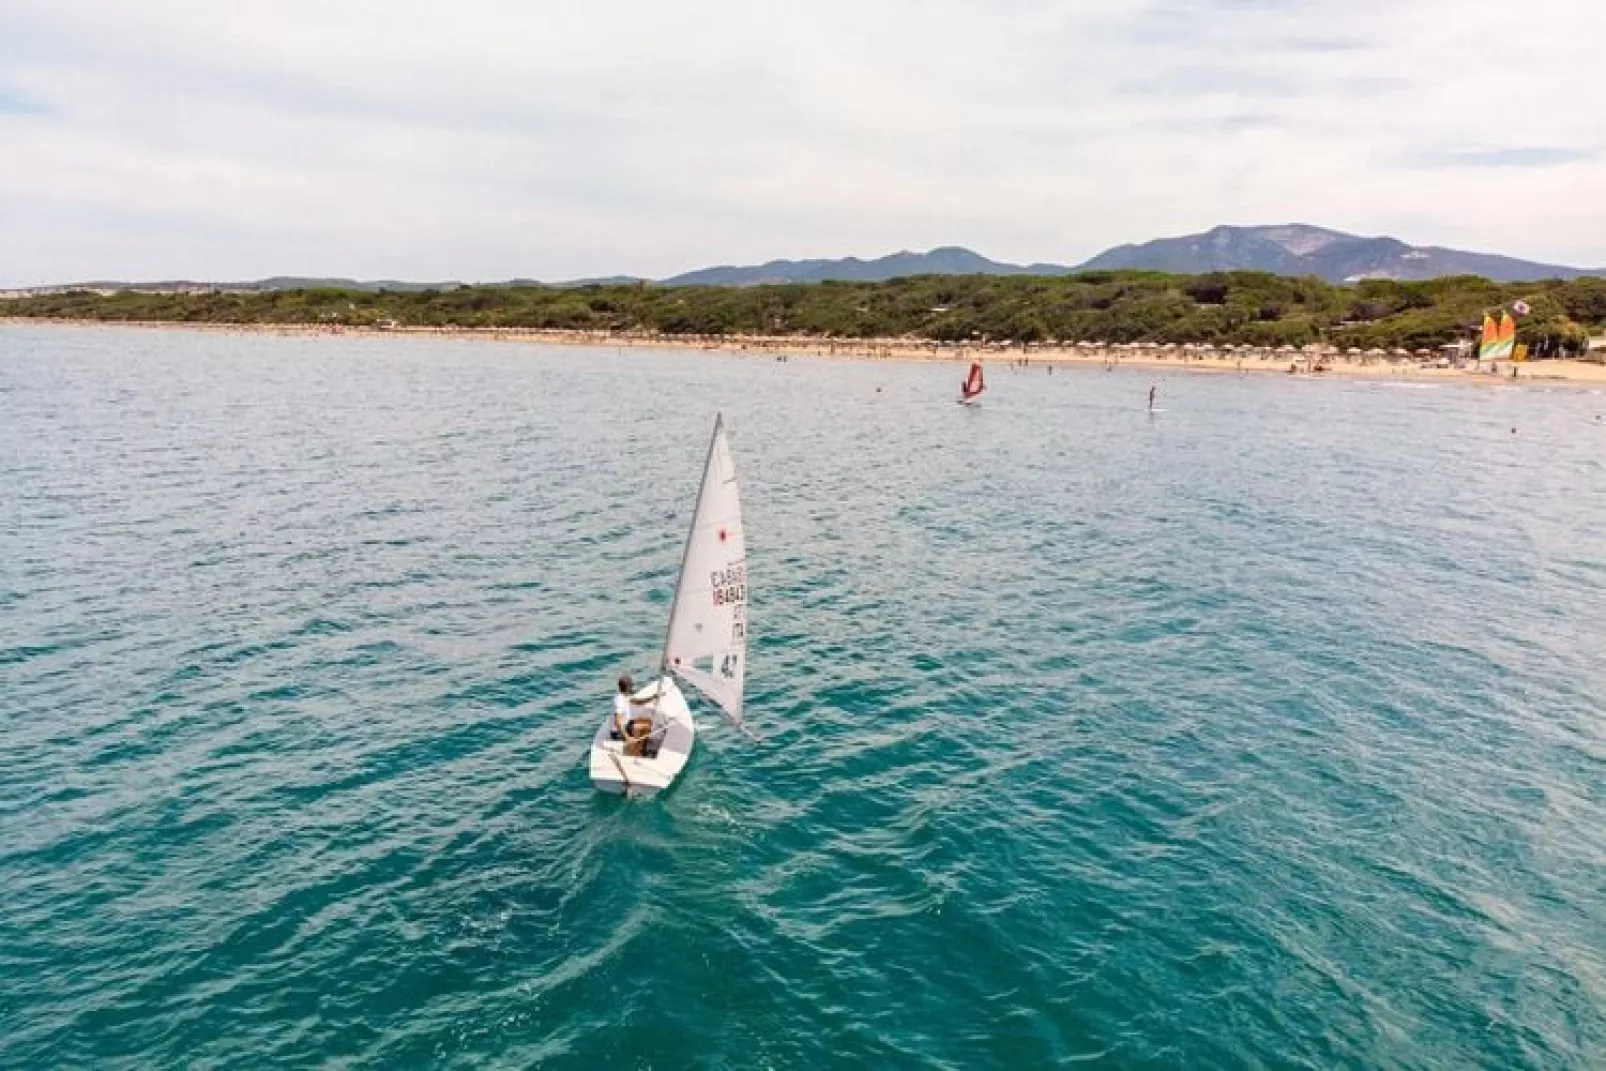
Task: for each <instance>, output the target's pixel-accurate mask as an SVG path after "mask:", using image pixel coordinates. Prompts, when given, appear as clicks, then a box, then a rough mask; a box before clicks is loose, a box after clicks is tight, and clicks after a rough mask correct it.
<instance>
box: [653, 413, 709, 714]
mask: <svg viewBox="0 0 1606 1071" xmlns="http://www.w3.org/2000/svg"><path fill="white" fill-rule="evenodd" d="M724 427H725V414H724V413H715V414H714V434H712V435H710V436H709V437H708V455H707V456H706V457H705V458H703V474H702V475H701V476H700V477H698V479H697V503H696V504H695V505H694V506H692V508H691V527H690V528H689V529H688V530H687V532H686V545H685V546H684V547H682V548H681V550H680V571H679V572H677V573H676V574H675V594H674V595H673V596H672V597H671V598H670V600H669V621H668V623H667V624H666V625H665V626H664V649H663V653H662V655H661V656H660V657H659V659H658V676H659V677H664V676H666V675H668V673H669V634H670V632H671V631H672V630H673V629H674V627H675V611H676V610H677V609H679V608H680V583H681V580H682V578H683V577H685V575H686V560H687V559H688V558H690V557H691V541H692V537H693V536H694V535H696V534H697V515H698V514H699V513H701V512H702V510H703V488H704V486H706V485H707V483H708V466H710V465H712V464H713V463H714V446H715V444H717V443H718V442H719V433H720V431H721V430H722V429H723V428H724ZM663 694H664V690H663V687H662V686H661V685H660V686H659V688H658V697H659V698H662V697H663ZM652 710H653V717H654V719H656V718H657V715H658V702H657V700H656V699H655V700H654V701H653V705H652Z"/></svg>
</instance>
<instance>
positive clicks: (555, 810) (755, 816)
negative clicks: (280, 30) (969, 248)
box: [0, 328, 1606, 1068]
mask: <svg viewBox="0 0 1606 1071" xmlns="http://www.w3.org/2000/svg"><path fill="white" fill-rule="evenodd" d="M953 378H954V371H953V369H952V368H950V367H948V366H946V365H929V366H927V365H910V364H892V363H887V364H873V363H861V364H854V363H843V362H826V361H806V360H796V361H792V362H787V363H784V364H780V363H775V362H769V361H754V360H733V359H723V360H721V359H713V358H709V357H701V356H696V355H689V354H684V353H651V352H633V353H630V354H615V353H613V352H609V351H603V350H581V351H563V350H553V349H543V348H538V347H529V346H514V345H508V346H486V345H475V344H464V343H454V342H449V341H440V340H433V341H431V340H415V339H402V340H374V339H333V338H330V339H276V338H264V337H254V336H247V335H242V336H227V335H217V334H197V335H187V334H182V333H172V332H139V331H113V330H91V331H67V330H55V329H52V330H35V329H19V328H11V329H5V330H4V331H0V396H3V397H4V399H5V401H4V409H5V417H6V419H5V420H4V421H0V474H3V477H4V481H5V482H4V486H5V487H6V489H7V492H8V493H7V495H6V496H5V497H4V504H3V506H0V521H3V522H5V523H3V524H0V697H3V699H4V702H3V704H0V745H3V746H0V889H3V890H4V892H5V903H6V908H5V911H4V912H3V913H0V979H4V981H5V982H6V983H8V984H5V985H0V1064H3V1065H6V1066H41V1067H56V1066H79V1065H86V1066H102V1065H125V1064H126V1065H134V1066H152V1065H157V1066H161V1065H182V1066H189V1065H197V1064H255V1063H264V1062H272V1063H294V1064H308V1063H340V1064H345V1065H350V1066H355V1067H391V1066H407V1065H458V1066H480V1065H484V1064H498V1065H507V1066H528V1065H532V1064H542V1065H557V1066H575V1067H594V1066H599V1065H603V1064H615V1063H617V1064H628V1065H632V1066H642V1067H647V1066H664V1067H682V1066H715V1067H792V1066H819V1065H826V1064H830V1065H837V1064H842V1065H847V1066H888V1065H894V1066H902V1065H919V1066H933V1067H955V1068H961V1067H962V1068H970V1067H978V1066H1000V1067H1018V1066H1042V1065H1048V1064H1069V1063H1074V1062H1093V1063H1100V1064H1105V1065H1112V1066H1126V1065H1142V1066H1150V1065H1166V1066H1178V1067H1190V1068H1192V1067H1223V1068H1225V1067H1242V1066H1304V1067H1324V1068H1325V1067H1331V1066H1361V1065H1365V1066H1375V1065H1381V1066H1401V1067H1457V1068H1459V1067H1472V1066H1491V1067H1547V1068H1548V1067H1579V1068H1583V1067H1589V1066H1592V1065H1596V1064H1598V1062H1599V1054H1600V1053H1601V1052H1603V1051H1606V894H1603V891H1602V890H1603V888H1606V883H1603V882H1602V880H1601V875H1602V874H1603V873H1606V834H1603V830H1606V787H1603V786H1606V719H1603V717H1602V708H1601V704H1600V696H1602V695H1606V663H1603V662H1602V660H1601V657H1600V642H1599V641H1600V638H1601V637H1602V636H1606V565H1603V564H1602V563H1606V523H1603V522H1606V513H1603V509H1606V496H1602V495H1601V494H1600V491H1601V486H1602V485H1601V479H1600V477H1601V473H1602V472H1603V471H1606V469H1603V468H1602V466H1601V462H1600V460H1599V458H1600V448H1601V446H1602V440H1601V437H1600V431H1599V428H1598V426H1596V425H1595V424H1594V423H1593V411H1594V409H1595V408H1598V406H1596V404H1595V401H1596V400H1595V399H1592V398H1591V397H1589V396H1588V395H1586V394H1583V393H1578V392H1553V393H1539V392H1524V391H1500V392H1491V391H1480V390H1475V389H1463V388H1455V387H1445V388H1443V389H1437V390H1433V391H1419V390H1398V389H1390V388H1391V387H1393V386H1394V385H1379V384H1345V383H1314V382H1303V381H1301V382H1297V383H1296V382H1288V381H1285V380H1282V379H1274V378H1264V379H1249V380H1240V379H1237V378H1235V377H1206V376H1189V375H1181V376H1172V377H1170V378H1169V379H1168V380H1167V382H1166V383H1165V384H1163V388H1162V389H1163V390H1164V393H1165V396H1166V398H1167V409H1168V410H1169V411H1168V412H1167V413H1166V414H1165V416H1164V418H1156V419H1151V418H1149V417H1147V416H1146V415H1145V414H1144V413H1143V412H1142V411H1141V409H1142V403H1143V400H1144V398H1145V396H1146V393H1147V387H1148V379H1147V378H1144V377H1140V376H1136V375H1128V374H1125V373H1114V374H1105V373H1101V372H1089V373H1075V372H1072V373H1067V374H1057V375H1055V376H1054V377H1052V378H1051V379H1050V378H1048V377H1047V376H1045V375H1043V374H1042V373H1041V371H1040V370H1038V369H1031V370H1028V371H1014V370H1011V369H1010V368H1009V367H1008V366H1000V367H999V368H998V369H997V370H996V371H995V373H994V374H993V375H992V376H990V378H991V379H992V380H993V381H994V386H993V390H992V391H991V392H990V394H989V396H988V402H987V404H986V405H985V406H984V407H982V408H981V409H979V410H969V409H962V408H960V407H957V406H954V405H953V404H952V403H951V393H952V380H953ZM720 408H722V409H724V410H725V412H726V414H727V419H728V420H729V422H730V425H731V427H732V428H733V429H734V433H735V448H736V453H737V456H738V459H739V464H740V467H741V471H742V473H743V477H744V493H745V495H746V501H747V505H748V511H749V514H750V518H749V524H750V533H749V539H750V543H751V567H752V571H753V576H754V584H753V597H754V604H753V619H754V626H755V642H754V646H753V650H752V652H751V654H752V669H751V676H750V679H749V706H750V710H751V712H752V715H753V717H754V719H755V722H756V724H757V725H758V727H759V729H760V731H761V732H762V733H763V734H764V742H763V743H762V744H759V745H756V746H755V745H749V744H747V743H746V742H744V741H742V740H741V739H739V738H738V737H737V736H735V735H734V734H733V733H731V732H729V731H728V730H726V729H724V728H723V727H722V726H721V725H720V723H719V720H718V719H717V717H715V716H714V715H713V714H712V713H711V712H710V711H708V710H707V709H706V708H705V709H703V710H700V711H699V714H700V716H701V718H702V720H703V721H704V722H705V723H706V724H707V725H708V730H707V731H706V732H705V733H704V734H703V735H702V738H701V741H700V746H699V749H698V752H697V754H696V755H695V756H694V758H693V761H692V765H691V767H690V769H689V770H688V773H687V774H686V776H685V778H684V780H683V782H682V783H681V784H680V785H679V786H678V787H677V788H676V789H675V791H674V792H672V793H670V794H669V795H668V796H666V797H664V798H662V799H660V800H658V801H656V802H654V803H652V804H650V805H626V804H622V803H620V802H619V801H617V800H613V799H605V798H602V797H600V796H598V795H597V794H596V793H594V792H592V791H591V789H590V787H589V785H588V784H587V781H586V777H585V772H584V769H583V766H582V761H581V760H582V756H583V750H584V747H585V744H586V741H587V740H588V739H589V734H590V732H591V730H592V728H593V726H594V722H595V719H596V717H597V716H598V715H599V713H600V711H601V710H602V709H603V708H602V704H603V703H604V702H605V701H606V695H607V693H608V687H609V680H610V679H611V677H612V676H614V675H615V674H616V673H618V672H620V671H623V670H634V671H637V672H643V671H645V670H646V669H647V667H648V666H649V664H650V660H651V658H652V657H653V653H654V652H655V651H656V650H657V647H658V644H659V643H660V642H661V630H662V627H663V619H664V614H665V612H666V610H667V605H668V602H669V598H670V585H671V584H672V583H673V579H674V570H675V568H676V563H677V561H678V552H679V541H680V538H681V532H682V529H683V527H684V524H685V523H686V517H687V512H688V508H689V497H690V495H691V493H692V492H693V490H694V485H695V478H696V469H697V465H698V463H699V461H700V459H701V453H702V449H703V445H704V443H705V441H706V439H705V436H706V434H707V428H708V423H709V419H710V417H711V415H712V413H713V411H714V410H715V409H720ZM1511 427H1519V428H1521V431H1522V433H1521V434H1520V435H1519V436H1516V437H1513V436H1511V435H1510V431H1509V429H1510V428H1511Z"/></svg>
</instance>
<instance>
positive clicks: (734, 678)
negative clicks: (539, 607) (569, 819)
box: [590, 417, 747, 797]
mask: <svg viewBox="0 0 1606 1071" xmlns="http://www.w3.org/2000/svg"><path fill="white" fill-rule="evenodd" d="M659 674H660V676H659V679H658V680H657V681H655V682H654V683H652V684H649V685H647V686H646V687H645V688H642V689H639V690H637V691H635V692H634V693H633V694H631V695H630V696H629V697H628V701H626V702H625V703H623V704H622V706H623V707H624V709H625V710H626V712H627V713H628V712H630V708H632V707H637V706H641V707H647V708H648V709H649V710H650V717H649V718H646V719H643V720H644V721H646V722H647V723H648V724H647V726H646V727H645V731H641V732H639V734H638V735H635V736H633V737H632V738H631V739H629V740H627V739H626V738H625V735H624V734H621V733H620V731H619V720H620V718H619V716H618V715H616V714H609V715H608V717H607V718H606V719H604V721H603V723H602V726H601V728H599V729H598V730H597V734H596V736H595V737H594V738H593V739H592V741H591V758H590V772H591V783H592V784H594V785H596V786H597V788H598V789H600V790H601V791H603V792H613V793H623V794H624V795H627V796H632V797H635V796H650V795H653V794H655V793H657V792H660V791H662V790H663V789H666V788H668V787H669V786H670V785H671V784H673V783H674V780H675V778H676V777H677V776H679V774H680V772H681V770H683V769H684V768H685V766H686V763H687V761H688V760H689V759H690V758H691V753H692V748H693V746H694V745H695V744H696V741H697V724H696V722H695V721H694V720H693V718H692V714H691V709H690V707H688V706H687V704H686V697H685V696H684V695H683V694H682V693H681V691H680V688H679V686H678V685H677V684H676V683H675V678H676V677H679V678H680V680H682V681H684V682H685V683H687V684H690V685H691V686H692V687H693V688H695V689H696V690H697V691H700V692H702V693H703V695H705V696H707V697H708V698H709V699H711V700H713V702H714V703H716V704H717V705H718V706H719V708H720V709H721V710H723V711H724V712H725V715H726V717H728V718H730V720H731V721H732V722H733V723H734V724H735V725H736V727H737V728H738V729H741V730H742V731H743V732H746V731H747V729H746V725H745V724H744V722H743V720H742V691H743V683H744V681H745V680H746V677H747V540H746V536H745V535H744V533H743V531H742V506H741V500H740V497H739V496H738V494H737V487H736V466H735V463H734V462H733V461H732V460H731V452H730V440H729V439H728V438H727V437H726V435H725V421H724V418H723V417H716V418H715V420H714V436H713V438H712V440H710V442H709V444H708V460H707V461H706V462H705V463H704V465H703V482H702V485H701V486H700V488H699V489H698V492H697V505H696V507H695V509H693V511H692V520H691V532H690V533H689V534H688V535H687V537H686V549H685V553H684V554H683V555H682V558H681V563H680V577H679V580H678V581H677V583H676V585H675V597H674V601H673V602H672V603H671V604H670V607H669V630H668V634H667V635H666V636H665V637H664V650H663V657H662V659H661V661H660V665H659ZM648 704H650V706H648ZM629 728H630V726H629V725H627V726H626V729H627V731H628V730H629Z"/></svg>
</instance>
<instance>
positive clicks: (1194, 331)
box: [0, 272, 1606, 356]
mask: <svg viewBox="0 0 1606 1071" xmlns="http://www.w3.org/2000/svg"><path fill="white" fill-rule="evenodd" d="M1518 301H1524V302H1526V303H1527V304H1528V305H1529V306H1530V308H1531V311H1530V312H1529V313H1527V314H1526V315H1524V316H1522V317H1521V318H1520V320H1519V329H1518V330H1519V334H1518V339H1519V341H1521V342H1525V343H1527V344H1528V345H1529V347H1530V349H1532V350H1533V351H1534V352H1535V354H1536V355H1538V356H1563V355H1571V354H1577V353H1579V352H1582V351H1583V350H1584V349H1585V348H1586V347H1587V340H1588V337H1589V334H1590V332H1591V331H1595V330H1599V329H1600V328H1602V327H1603V326H1606V279H1595V278H1586V279H1577V280H1572V281H1561V280H1549V281H1543V282H1535V283H1504V284H1503V283H1493V282H1490V281H1489V280H1487V279H1481V278H1476V277H1471V276H1460V277H1453V278H1443V279H1433V280H1429V281H1426V282H1394V281H1389V280H1368V281H1365V282H1361V283H1359V284H1356V285H1346V286H1337V285H1333V284H1331V283H1327V282H1324V281H1322V280H1320V279H1316V278H1289V277H1285V276H1277V275H1268V274H1265V273H1261V272H1219V273H1213V274H1208V275H1165V274H1161V273H1157V272H1087V273H1084V274H1081V275H1071V276H1059V277H1045V276H916V277H912V278H906V279H893V280H890V281H888V282H881V283H840V282H824V283H809V284H793V285H776V286H753V287H663V286H652V285H622V286H584V287H542V286H517V287H480V286H464V287H456V288H452V289H444V290H421V291H407V292H397V291H384V290H380V291H359V290H339V289H305V290H277V291H261V292H213V293H182V294H180V293H173V294H166V293H147V292H140V291H122V292H119V293H115V294H108V295H102V294H97V293H94V292H90V291H70V292H65V293H56V294H46V295H37V296H31V297H25V298H19V299H13V300H10V301H5V302H0V314H5V315H15V316H26V317H53V318H78V319H90V320H105V321H163V322H175V323H210V324H344V325H351V326H383V325H390V324H395V325H398V326H405V327H414V326H416V327H431V326H433V327H466V328H488V327H498V328H533V329H561V330H575V331H611V332H646V333H657V334H665V335H706V336H721V335H785V336H800V337H812V338H831V339H865V338H891V337H901V338H916V339H927V340H931V341H954V342H960V341H976V340H987V341H1012V342H1046V341H1062V342H1073V341H1081V342H1105V343H1116V342H1159V343H1166V342H1173V343H1210V344H1216V345H1223V344H1229V343H1230V344H1236V345H1256V346H1282V345H1294V346H1302V345H1305V344H1307V343H1313V342H1321V343H1327V344H1331V345H1336V346H1339V347H1342V348H1348V347H1359V348H1362V349H1371V348H1378V347H1381V348H1385V349H1394V348H1404V349H1419V348H1423V347H1435V346H1439V345H1443V344H1444V343H1448V342H1453V341H1457V340H1460V339H1464V338H1468V337H1470V336H1471V335H1472V334H1474V333H1475V332H1476V329H1477V326H1478V324H1479V322H1480V321H1481V319H1482V316H1483V314H1484V313H1485V312H1498V310H1499V309H1501V308H1510V307H1512V306H1513V305H1514V304H1515V303H1516V302H1518Z"/></svg>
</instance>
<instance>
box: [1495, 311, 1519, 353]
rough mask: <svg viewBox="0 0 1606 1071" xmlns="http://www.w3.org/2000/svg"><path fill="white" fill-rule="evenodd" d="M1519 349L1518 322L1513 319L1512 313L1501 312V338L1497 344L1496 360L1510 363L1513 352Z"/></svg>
mask: <svg viewBox="0 0 1606 1071" xmlns="http://www.w3.org/2000/svg"><path fill="white" fill-rule="evenodd" d="M1516 348H1517V321H1516V320H1514V319H1512V316H1511V313H1509V312H1506V311H1505V310H1503V309H1502V310H1501V312H1500V337H1499V339H1498V341H1497V342H1496V350H1497V352H1496V354H1495V360H1497V361H1509V360H1510V359H1511V354H1512V351H1513V350H1515V349H1516Z"/></svg>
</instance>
